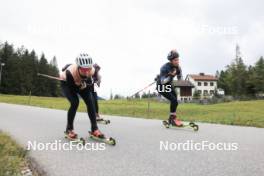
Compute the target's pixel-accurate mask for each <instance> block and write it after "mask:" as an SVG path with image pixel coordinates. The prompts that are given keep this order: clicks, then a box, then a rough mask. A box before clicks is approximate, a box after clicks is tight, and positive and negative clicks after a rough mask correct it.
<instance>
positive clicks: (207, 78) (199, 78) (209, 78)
mask: <svg viewBox="0 0 264 176" xmlns="http://www.w3.org/2000/svg"><path fill="white" fill-rule="evenodd" d="M189 76H190V77H191V78H193V79H194V80H195V81H217V78H216V77H215V76H213V75H194V74H190V75H189Z"/></svg>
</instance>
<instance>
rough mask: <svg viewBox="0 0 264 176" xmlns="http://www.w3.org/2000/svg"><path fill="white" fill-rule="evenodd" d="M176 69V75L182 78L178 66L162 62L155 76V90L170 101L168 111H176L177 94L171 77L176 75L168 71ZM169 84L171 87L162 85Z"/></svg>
mask: <svg viewBox="0 0 264 176" xmlns="http://www.w3.org/2000/svg"><path fill="white" fill-rule="evenodd" d="M175 70H176V75H177V78H178V79H182V71H181V68H180V66H176V67H175V66H173V65H172V64H171V63H170V62H168V63H166V64H164V65H163V66H162V67H161V68H160V74H159V75H158V77H157V78H156V81H157V87H156V89H157V91H158V92H159V94H161V95H162V96H163V97H165V98H167V99H168V100H169V101H170V112H171V113H176V110H177V106H178V100H177V94H176V92H175V89H174V86H173V78H174V77H175V76H176V75H175V76H172V75H171V74H170V73H173V72H174V71H175ZM168 85H169V86H170V87H171V89H165V88H164V87H166V86H168Z"/></svg>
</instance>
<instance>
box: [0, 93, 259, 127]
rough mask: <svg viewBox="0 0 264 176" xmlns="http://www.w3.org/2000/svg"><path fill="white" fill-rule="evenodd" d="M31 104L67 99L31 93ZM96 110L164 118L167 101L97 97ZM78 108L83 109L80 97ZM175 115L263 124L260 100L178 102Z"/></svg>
mask: <svg viewBox="0 0 264 176" xmlns="http://www.w3.org/2000/svg"><path fill="white" fill-rule="evenodd" d="M0 102H6V103H14V104H26V105H27V104H28V102H29V97H28V96H14V95H3V94H1V95H0ZM30 105H31V106H39V107H46V108H54V109H64V110H67V109H68V107H69V103H68V102H67V100H66V99H65V98H50V97H35V96H32V97H31V101H30ZM99 106H100V113H102V114H108V115H119V116H131V117H141V118H150V119H166V118H167V117H168V111H169V104H168V103H161V102H157V101H150V109H149V111H148V101H147V100H109V101H105V100H104V101H99ZM78 111H82V112H85V111H86V107H85V105H84V103H83V101H81V103H80V106H79V109H78ZM178 116H179V117H180V118H181V119H182V120H186V121H190V120H195V121H200V122H209V123H221V124H229V125H242V126H255V127H264V100H256V101H235V102H229V103H221V104H213V105H198V104H180V105H179V107H178Z"/></svg>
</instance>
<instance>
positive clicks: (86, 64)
mask: <svg viewBox="0 0 264 176" xmlns="http://www.w3.org/2000/svg"><path fill="white" fill-rule="evenodd" d="M76 64H77V65H78V67H82V68H92V67H93V59H92V57H91V56H89V55H88V54H86V53H82V54H79V56H77V58H76Z"/></svg>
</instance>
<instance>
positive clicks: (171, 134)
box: [0, 103, 264, 176]
mask: <svg viewBox="0 0 264 176" xmlns="http://www.w3.org/2000/svg"><path fill="white" fill-rule="evenodd" d="M66 114H67V112H66V111H62V110H51V109H45V108H37V107H29V106H21V105H9V104H4V103H0V129H1V130H3V131H5V132H8V133H9V134H10V135H11V136H12V137H13V138H15V139H16V140H17V141H18V142H19V143H20V144H21V145H22V146H24V147H25V148H26V147H27V146H28V142H30V141H31V142H34V141H36V142H37V143H38V144H39V143H44V144H46V143H52V142H55V141H61V142H60V143H62V144H67V143H69V142H68V141H67V140H66V139H64V137H63V131H64V130H65V123H66ZM103 117H104V118H107V119H110V120H111V124H110V125H99V127H100V129H101V131H102V132H103V133H105V134H106V135H109V136H113V137H115V138H116V140H117V145H116V146H114V147H113V146H108V145H106V146H103V147H104V148H105V150H78V149H77V148H73V150H70V151H69V150H68V151H65V150H55V151H54V150H51V149H49V150H40V149H39V150H30V152H29V155H30V157H32V158H33V159H34V160H35V161H36V162H37V163H38V165H39V166H41V168H42V169H43V170H44V171H45V172H46V174H47V175H52V176H59V175H60V176H65V175H71V176H84V175H85V176H87V175H89V176H104V175H107V176H153V175H158V176H160V175H164V176H165V175H166V176H167V175H168V176H169V175H171V176H172V175H177V176H181V175H188V176H189V175H202V176H207V175H210V176H211V175H213V176H215V175H217V176H228V175H230V176H231V175H232V176H234V175H240V176H248V175H250V176H252V175H258V176H263V175H264V129H260V128H252V127H238V126H226V125H215V124H205V123H200V124H199V127H200V130H199V131H198V132H193V131H192V130H185V129H165V128H164V127H163V126H162V125H161V121H159V120H146V119H137V118H126V117H116V116H103ZM89 129H90V122H89V120H88V117H87V114H86V113H77V115H76V121H75V130H76V132H78V134H79V135H80V136H83V137H87V136H88V133H87V131H88V130H89ZM166 142H167V143H168V144H169V146H170V148H168V150H165V147H164V145H162V147H161V144H166ZM188 142H189V144H190V143H192V144H197V145H196V146H198V145H199V144H201V143H202V142H204V144H209V143H211V144H210V145H211V147H212V148H213V147H214V146H215V145H216V144H219V145H220V144H221V146H222V148H221V149H223V146H224V145H225V146H226V148H225V149H226V150H210V149H209V147H206V146H204V147H205V148H204V150H195V149H193V150H189V151H187V148H186V145H187V143H188ZM88 143H89V146H90V149H91V146H92V145H93V146H97V147H95V148H96V149H98V145H99V144H98V143H96V142H94V141H92V140H88ZM180 143H182V145H181V144H180ZM231 144H232V145H233V146H232V147H230V145H231ZM180 145H181V146H180ZM183 146H185V148H184V147H183ZM199 146H200V147H201V145H199ZM101 147H102V146H101ZM176 147H178V148H177V149H176ZM88 148H89V147H88ZM212 148H211V149H212ZM196 149H201V148H198V147H197V148H196Z"/></svg>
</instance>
